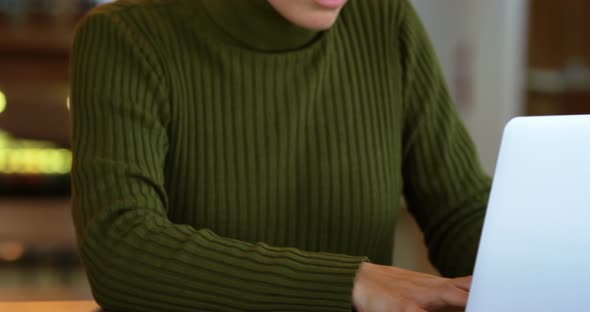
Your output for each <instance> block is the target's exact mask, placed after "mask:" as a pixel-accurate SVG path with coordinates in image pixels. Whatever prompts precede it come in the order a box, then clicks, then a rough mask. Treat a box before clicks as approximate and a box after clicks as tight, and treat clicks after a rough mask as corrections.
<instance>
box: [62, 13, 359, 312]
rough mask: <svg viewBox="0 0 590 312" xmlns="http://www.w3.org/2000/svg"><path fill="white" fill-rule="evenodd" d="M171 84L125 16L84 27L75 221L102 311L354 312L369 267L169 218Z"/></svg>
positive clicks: (75, 111) (76, 105) (76, 63)
mask: <svg viewBox="0 0 590 312" xmlns="http://www.w3.org/2000/svg"><path fill="white" fill-rule="evenodd" d="M164 77H165V74H164V70H163V68H162V66H161V65H160V62H159V60H158V58H157V56H156V54H155V52H154V50H153V47H152V46H151V45H150V44H149V43H148V41H147V40H144V39H143V38H142V36H141V35H140V32H139V31H137V30H135V29H134V28H133V27H132V26H130V25H128V24H127V23H126V22H125V21H123V20H122V19H120V18H119V17H118V16H117V14H116V12H115V13H109V12H107V13H104V12H103V13H100V12H99V13H94V14H92V15H91V16H89V17H88V18H86V19H85V20H84V22H83V23H82V24H81V26H80V27H79V29H78V32H77V36H76V40H75V44H74V49H73V60H72V108H71V109H72V117H73V124H74V128H73V153H74V165H73V169H72V179H73V189H74V194H73V217H74V221H75V225H76V230H77V235H78V243H79V249H80V253H81V257H82V261H83V263H84V265H85V268H86V270H87V273H88V277H89V281H90V283H91V286H92V290H93V294H94V296H95V298H96V301H97V302H98V303H99V304H100V305H101V306H103V307H104V308H106V309H108V310H112V311H120V310H125V311H204V310H207V311H245V310H253V311H277V310H283V311H287V310H289V311H350V308H351V295H352V287H353V280H354V277H355V273H356V271H357V269H358V267H359V265H360V264H361V263H362V262H363V261H364V260H365V259H363V258H359V257H350V256H345V255H335V254H327V253H310V252H305V251H301V250H297V249H293V248H275V247H271V246H268V245H265V244H262V243H258V244H249V243H246V242H242V241H237V240H232V239H226V238H223V237H220V236H218V235H216V234H215V233H213V232H211V231H209V230H207V229H195V228H193V227H191V226H188V225H180V224H173V223H172V222H171V221H170V220H169V219H168V218H167V210H168V201H167V194H166V191H165V189H164V167H165V161H166V154H167V146H168V141H167V131H166V127H167V123H168V119H169V117H168V115H169V113H168V112H169V107H168V105H169V102H168V91H167V90H168V88H167V82H166V80H165V79H164Z"/></svg>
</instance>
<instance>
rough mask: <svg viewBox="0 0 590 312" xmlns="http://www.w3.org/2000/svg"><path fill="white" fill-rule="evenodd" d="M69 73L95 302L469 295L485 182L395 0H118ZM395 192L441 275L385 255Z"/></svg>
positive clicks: (185, 303)
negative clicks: (393, 261)
mask: <svg viewBox="0 0 590 312" xmlns="http://www.w3.org/2000/svg"><path fill="white" fill-rule="evenodd" d="M72 75H73V79H72V84H73V86H72V90H73V91H72V93H73V94H72V101H73V102H72V114H73V122H74V130H73V133H74V134H73V149H74V166H73V187H74V196H73V207H74V208H73V216H74V221H75V224H76V228H77V234H78V240H79V248H80V253H81V257H82V260H83V262H84V264H85V266H86V269H87V272H88V277H89V280H90V283H91V285H92V289H93V293H94V296H95V298H96V300H97V302H98V303H99V304H100V305H102V306H103V307H105V308H106V309H109V310H113V311H120V310H133V311H195V310H203V311H243V310H251V311H277V310H280V311H347V310H348V311H350V309H351V308H353V307H354V308H355V309H357V310H359V311H438V310H442V309H448V308H461V307H464V306H465V301H466V298H467V293H468V289H469V284H470V280H469V277H463V278H455V279H452V278H450V277H457V276H465V275H469V274H471V271H472V267H473V261H474V257H475V252H476V248H477V242H478V239H479V234H480V231H481V224H482V219H483V215H484V207H485V203H486V200H487V195H488V192H489V185H490V181H489V178H488V177H487V176H485V174H483V172H482V170H481V168H480V165H479V163H478V160H477V157H476V153H475V151H474V147H473V144H472V142H471V140H470V138H469V136H468V134H467V133H466V131H465V129H464V127H463V125H462V124H461V122H460V120H459V118H458V117H457V113H456V112H455V110H454V108H453V105H452V103H451V100H450V98H449V95H448V92H447V90H446V87H445V84H444V81H443V78H442V75H441V74H440V71H439V68H438V65H437V63H436V60H435V57H434V54H433V52H432V49H431V47H430V44H429V42H428V39H427V37H426V34H425V32H424V29H423V27H422V25H421V24H420V22H419V19H418V17H417V16H416V13H415V12H414V10H413V8H412V7H411V5H410V4H409V2H408V1H407V0H375V1H364V0H363V1H360V0H351V1H350V2H349V3H345V0H298V1H293V0H249V1H232V0H134V1H131V0H128V1H118V2H115V3H113V4H110V5H106V6H103V7H100V8H97V9H95V10H94V11H93V12H91V13H90V14H89V16H88V17H87V18H86V19H85V20H84V21H83V22H82V23H81V25H80V26H79V29H78V32H77V36H76V40H75V44H74V48H73V60H72ZM402 195H404V196H405V198H406V199H407V201H408V203H409V207H410V209H411V211H412V213H413V214H414V215H415V217H416V219H417V221H418V223H419V225H420V226H421V228H422V229H423V231H424V233H425V235H426V240H427V243H428V246H429V250H430V256H431V259H432V261H433V263H434V264H435V265H436V266H437V267H438V268H439V269H440V271H441V273H442V274H443V275H444V276H447V277H448V278H441V277H435V276H429V275H424V274H420V273H416V272H410V271H405V270H402V269H399V268H395V267H391V266H389V265H391V253H392V238H393V230H394V225H395V220H396V216H397V213H398V209H399V206H400V198H401V196H402ZM368 261H370V262H368Z"/></svg>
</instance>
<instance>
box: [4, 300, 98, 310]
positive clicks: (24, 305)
mask: <svg viewBox="0 0 590 312" xmlns="http://www.w3.org/2000/svg"><path fill="white" fill-rule="evenodd" d="M0 311H14V312H100V311H103V310H101V309H100V307H99V306H98V305H97V304H96V302H94V301H38V302H32V301H31V302H0Z"/></svg>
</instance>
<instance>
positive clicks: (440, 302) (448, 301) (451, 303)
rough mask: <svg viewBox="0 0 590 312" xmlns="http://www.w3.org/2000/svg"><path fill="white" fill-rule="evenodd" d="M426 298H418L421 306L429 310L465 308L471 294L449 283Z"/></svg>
mask: <svg viewBox="0 0 590 312" xmlns="http://www.w3.org/2000/svg"><path fill="white" fill-rule="evenodd" d="M424 295H425V296H423V297H421V298H417V300H416V301H417V302H418V304H419V305H420V306H422V307H423V308H425V309H427V310H429V311H430V310H436V311H439V310H441V309H448V308H464V307H465V306H467V297H468V296H469V292H467V291H465V290H462V289H459V288H457V287H455V286H454V285H452V284H450V283H447V284H445V285H443V286H440V287H438V288H435V289H432V290H430V291H429V292H428V293H425V294H424Z"/></svg>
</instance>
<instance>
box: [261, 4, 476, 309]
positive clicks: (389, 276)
mask: <svg viewBox="0 0 590 312" xmlns="http://www.w3.org/2000/svg"><path fill="white" fill-rule="evenodd" d="M361 1H365V0H361ZM268 2H269V3H270V4H271V6H272V7H273V8H274V9H275V10H276V11H277V12H278V13H279V14H281V15H282V16H283V17H284V18H285V19H287V20H288V21H290V22H291V23H293V24H295V25H297V26H299V27H302V28H306V29H309V30H316V31H322V30H326V29H329V28H330V27H332V25H334V23H335V22H336V20H337V19H338V15H339V14H340V10H341V9H342V7H338V8H325V7H322V6H320V5H319V4H318V3H317V2H316V0H268ZM470 287H471V277H462V278H456V279H449V278H442V277H438V276H433V275H428V274H423V273H418V272H413V271H408V270H404V269H400V268H396V267H391V266H382V265H376V264H371V263H363V264H362V265H361V266H360V268H359V270H358V272H357V275H356V277H355V281H354V288H353V291H352V301H353V305H354V307H355V309H356V310H357V311H358V312H431V311H436V312H449V311H461V310H462V309H463V308H465V306H466V304H467V296H468V294H469V288H470Z"/></svg>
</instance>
